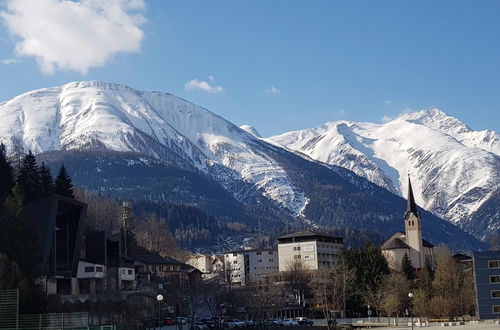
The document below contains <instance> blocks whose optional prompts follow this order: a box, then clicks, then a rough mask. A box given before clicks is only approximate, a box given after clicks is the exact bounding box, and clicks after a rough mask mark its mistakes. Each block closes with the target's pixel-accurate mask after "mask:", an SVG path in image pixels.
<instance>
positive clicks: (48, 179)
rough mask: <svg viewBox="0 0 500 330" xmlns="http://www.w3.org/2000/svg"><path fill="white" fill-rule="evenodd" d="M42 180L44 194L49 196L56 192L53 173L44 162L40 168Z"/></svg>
mask: <svg viewBox="0 0 500 330" xmlns="http://www.w3.org/2000/svg"><path fill="white" fill-rule="evenodd" d="M40 180H41V182H42V194H43V195H49V194H52V193H53V192H54V190H55V187H54V180H53V179H52V173H50V168H48V166H47V165H45V163H44V162H42V165H41V166H40Z"/></svg>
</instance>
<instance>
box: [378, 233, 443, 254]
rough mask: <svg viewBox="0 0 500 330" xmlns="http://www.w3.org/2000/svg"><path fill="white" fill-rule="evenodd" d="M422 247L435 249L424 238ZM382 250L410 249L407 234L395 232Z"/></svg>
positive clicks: (383, 245)
mask: <svg viewBox="0 0 500 330" xmlns="http://www.w3.org/2000/svg"><path fill="white" fill-rule="evenodd" d="M422 245H423V246H424V247H428V248H433V247H434V245H433V244H432V243H430V242H429V241H426V240H425V239H423V238H422ZM380 248H381V249H382V250H391V249H409V248H410V246H409V245H408V244H407V243H406V236H405V233H403V232H402V231H396V232H394V233H393V234H392V235H391V236H389V238H388V239H387V240H386V241H385V242H384V243H383V244H382V246H381V247H380Z"/></svg>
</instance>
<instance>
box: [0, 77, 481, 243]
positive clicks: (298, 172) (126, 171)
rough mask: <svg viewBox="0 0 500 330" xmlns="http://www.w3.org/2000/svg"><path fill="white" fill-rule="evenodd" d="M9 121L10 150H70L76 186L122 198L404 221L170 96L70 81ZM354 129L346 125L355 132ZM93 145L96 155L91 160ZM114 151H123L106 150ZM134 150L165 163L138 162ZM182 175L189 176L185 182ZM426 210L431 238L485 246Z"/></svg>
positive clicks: (268, 219)
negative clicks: (220, 193) (219, 193)
mask: <svg viewBox="0 0 500 330" xmlns="http://www.w3.org/2000/svg"><path fill="white" fill-rule="evenodd" d="M0 122H1V123H2V125H1V126H0V139H1V140H3V141H4V142H6V143H7V145H8V146H9V149H11V148H12V149H14V148H21V149H24V150H28V149H31V150H33V151H34V152H35V153H37V154H39V155H40V154H41V155H43V154H46V153H55V154H59V155H61V154H63V153H65V152H66V153H68V152H70V153H69V154H67V155H66V156H64V155H63V156H57V155H56V156H54V157H53V158H52V159H53V162H58V161H60V160H61V159H66V160H65V161H64V162H65V164H66V163H68V169H69V170H71V171H72V173H74V177H75V182H77V183H78V184H80V185H82V186H84V187H88V188H90V189H92V190H94V191H98V192H102V193H106V194H110V195H114V196H122V197H127V195H124V194H125V192H126V193H127V194H128V195H131V196H134V198H135V199H140V198H147V199H149V200H151V201H158V202H162V201H167V200H168V199H169V198H177V197H179V196H174V195H172V194H174V193H175V192H176V191H177V192H183V191H184V192H187V193H186V194H185V198H184V199H182V202H185V201H187V202H189V201H190V199H192V198H194V200H196V201H197V203H199V205H202V206H203V207H204V208H205V210H208V211H207V212H212V214H210V215H216V213H217V212H219V213H220V210H221V209H224V208H228V207H234V208H235V210H236V209H237V210H239V211H237V212H236V211H235V212H229V213H228V212H227V211H228V210H225V211H224V212H226V213H225V215H224V214H223V215H222V216H223V217H225V219H226V220H225V221H229V220H228V217H229V218H230V217H231V216H236V217H243V218H245V219H247V220H246V221H247V223H249V224H251V223H252V221H254V220H255V219H256V217H255V216H256V215H255V213H259V212H260V213H262V212H264V213H265V212H267V213H269V214H267V215H261V216H260V217H259V218H258V221H259V222H261V221H264V223H260V225H259V226H262V228H265V227H266V226H267V227H269V226H276V225H279V226H281V227H283V226H286V224H287V223H290V222H291V221H295V222H299V223H303V225H305V226H333V227H343V228H349V227H350V228H358V229H367V230H375V231H378V232H380V233H382V234H384V235H385V234H389V233H388V231H392V230H395V229H396V228H400V227H401V225H402V220H401V218H402V213H403V210H404V200H403V199H402V198H400V197H397V196H395V195H393V194H391V193H390V192H389V191H387V190H385V189H383V188H380V187H378V186H376V185H374V184H373V183H371V182H370V181H367V180H365V179H363V178H360V177H358V176H357V175H356V174H354V173H353V172H349V171H348V170H345V169H343V168H341V167H335V166H330V167H325V166H324V165H323V164H319V163H317V162H315V161H312V160H310V159H305V158H304V157H301V156H299V155H297V154H296V153H292V152H290V151H288V150H287V149H286V148H283V147H281V146H278V145H275V144H270V143H268V142H266V141H265V139H261V138H258V137H256V136H254V135H253V134H252V133H249V132H247V131H245V130H242V129H241V128H239V127H237V126H235V125H234V124H232V123H230V122H229V121H227V120H225V119H224V118H222V117H220V116H218V115H216V114H214V113H212V112H210V111H209V110H207V109H205V108H202V107H199V106H197V105H194V104H192V103H190V102H188V101H186V100H184V99H182V98H179V97H176V96H175V95H172V94H169V93H162V92H146V91H138V90H135V89H132V88H130V87H127V86H124V85H119V84H112V83H100V82H77V83H69V84H66V85H64V86H60V87H52V88H48V89H41V90H37V91H33V92H28V93H25V94H23V95H20V96H18V97H16V98H14V99H12V100H10V101H7V102H5V103H3V104H2V105H1V106H0ZM348 128H349V127H347V128H346V127H342V128H341V129H343V130H345V132H348ZM351 140H352V139H351ZM351 142H352V143H354V142H355V141H354V140H352V141H351ZM83 151H86V152H90V153H91V154H90V155H89V156H88V157H83V156H82V154H81V152H83ZM108 151H113V152H116V153H119V155H113V156H112V157H105V156H103V155H104V154H105V153H106V152H108ZM71 152H73V154H72V153H71ZM129 154H136V155H139V156H140V157H146V158H147V157H151V158H152V159H156V160H159V161H160V162H159V164H154V162H149V161H148V162H142V161H140V160H137V159H136V158H134V159H129V158H127V157H129V156H127V155H129ZM58 157H59V158H58ZM64 157H67V158H64ZM58 159H59V160H58ZM77 160H78V161H77ZM47 161H50V157H49V158H48V159H47ZM70 163H71V164H70ZM182 171H187V172H182ZM95 173H98V174H99V175H96V174H95ZM179 173H184V174H182V175H183V176H184V177H185V178H186V180H178V179H177V178H176V175H179ZM132 178H133V180H132ZM132 182H133V184H135V185H139V186H137V187H138V188H136V187H135V186H134V187H132V186H131V185H132ZM111 183H113V184H111ZM199 184H206V185H209V186H212V187H213V189H215V190H218V189H219V188H218V187H217V186H218V185H220V187H221V188H220V189H224V190H225V191H227V192H228V193H229V195H230V196H231V197H227V196H226V197H224V198H225V199H224V202H222V201H221V202H219V203H222V205H217V203H218V202H217V198H215V199H214V197H213V196H212V195H210V193H209V192H197V191H196V186H197V185H199ZM172 188H175V189H174V190H173V191H168V194H165V192H167V190H169V189H172ZM166 195H167V197H165V196H166ZM230 205H232V206H230ZM214 210H219V211H217V212H216V211H214ZM425 214H426V216H427V220H426V221H428V222H429V225H428V227H427V228H426V229H425V231H426V235H427V237H430V239H431V240H432V241H434V242H439V241H443V242H446V243H447V244H450V245H451V246H456V247H457V248H460V249H465V248H471V249H472V248H475V249H478V248H482V247H483V246H484V245H482V243H480V242H478V241H477V240H475V239H473V238H472V237H471V236H470V235H468V234H465V233H464V232H462V231H460V230H459V229H458V228H456V227H454V226H453V225H450V224H448V223H446V222H444V221H443V220H441V219H439V218H438V217H435V216H433V215H432V214H430V213H425ZM273 217H274V219H273ZM252 219H253V220H252ZM457 237H459V240H456V238H457Z"/></svg>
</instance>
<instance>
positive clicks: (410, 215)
mask: <svg viewBox="0 0 500 330" xmlns="http://www.w3.org/2000/svg"><path fill="white" fill-rule="evenodd" d="M404 225H405V231H404V232H401V231H397V232H395V233H394V234H392V235H391V236H390V237H389V238H388V239H387V240H386V241H385V242H384V243H383V244H382V247H381V250H382V254H383V255H384V256H385V258H386V259H387V262H388V264H389V267H391V268H392V269H399V268H400V267H401V261H402V260H403V258H404V256H405V254H406V255H408V258H409V259H410V260H411V263H412V265H413V267H414V268H416V269H420V268H424V267H425V265H426V263H427V264H428V265H431V266H433V265H434V245H432V244H431V243H429V242H428V241H426V240H425V239H423V237H422V221H421V217H420V212H419V211H418V209H417V204H416V203H415V198H414V197H413V190H412V187H411V181H410V178H409V177H408V201H407V207H406V212H405V215H404Z"/></svg>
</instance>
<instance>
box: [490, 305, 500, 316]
mask: <svg viewBox="0 0 500 330" xmlns="http://www.w3.org/2000/svg"><path fill="white" fill-rule="evenodd" d="M491 307H492V308H493V313H495V314H498V313H500V305H493V306H491Z"/></svg>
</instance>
